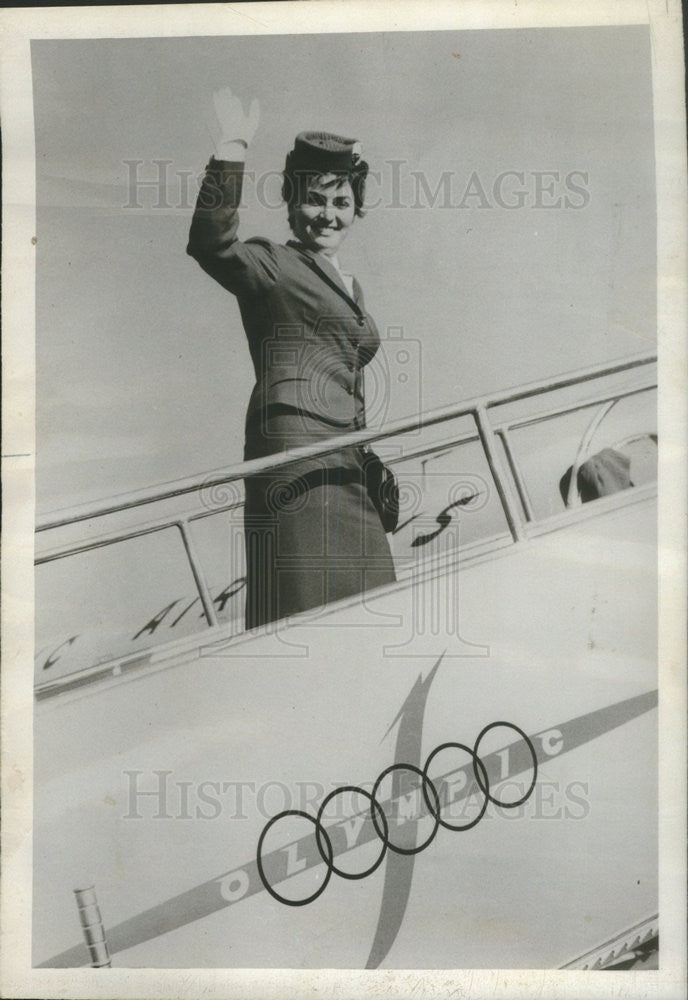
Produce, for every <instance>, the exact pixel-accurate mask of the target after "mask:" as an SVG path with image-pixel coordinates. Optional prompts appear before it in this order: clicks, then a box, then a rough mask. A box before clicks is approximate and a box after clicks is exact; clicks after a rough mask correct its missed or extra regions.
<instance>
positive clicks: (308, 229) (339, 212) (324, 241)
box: [292, 174, 356, 257]
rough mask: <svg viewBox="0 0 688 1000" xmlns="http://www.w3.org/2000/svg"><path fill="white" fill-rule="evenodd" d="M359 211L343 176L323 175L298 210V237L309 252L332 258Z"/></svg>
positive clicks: (294, 224)
mask: <svg viewBox="0 0 688 1000" xmlns="http://www.w3.org/2000/svg"><path fill="white" fill-rule="evenodd" d="M355 211H356V205H355V202H354V194H353V191H352V189H351V184H350V183H349V181H348V179H347V178H346V177H344V176H342V175H341V174H321V175H320V176H318V177H315V178H314V179H313V180H312V181H311V182H310V183H309V185H308V190H307V193H306V198H305V200H304V201H303V202H301V203H300V204H297V205H295V206H294V209H293V221H292V229H293V230H294V235H295V236H296V238H297V240H298V241H299V242H300V243H302V244H303V245H304V246H305V247H307V249H309V250H314V251H315V252H316V253H323V254H326V255H327V256H328V257H330V256H332V255H333V254H335V253H336V252H337V250H338V249H339V247H340V246H341V244H342V242H343V240H344V238H345V236H346V234H347V232H348V230H349V227H350V226H351V224H352V222H353V221H354V217H355Z"/></svg>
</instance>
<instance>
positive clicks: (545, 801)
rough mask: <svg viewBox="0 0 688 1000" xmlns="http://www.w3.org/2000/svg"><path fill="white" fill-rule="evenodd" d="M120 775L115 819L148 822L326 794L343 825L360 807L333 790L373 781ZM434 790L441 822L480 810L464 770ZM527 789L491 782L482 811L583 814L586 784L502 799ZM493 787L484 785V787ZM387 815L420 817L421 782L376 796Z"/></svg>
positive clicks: (315, 801)
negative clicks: (494, 793) (495, 795)
mask: <svg viewBox="0 0 688 1000" xmlns="http://www.w3.org/2000/svg"><path fill="white" fill-rule="evenodd" d="M124 778H125V799H123V801H122V803H121V806H122V814H121V816H122V819H124V820H131V821H136V820H141V821H148V820H156V821H161V822H162V821H172V820H174V821H177V820H179V821H192V820H206V821H211V820H220V821H231V822H238V821H246V820H249V819H250V818H251V817H254V818H255V817H256V816H258V817H260V818H261V819H265V820H269V819H271V818H272V817H273V816H275V815H278V814H280V813H284V812H293V811H297V812H298V811H301V812H305V811H310V812H313V813H314V814H315V813H316V812H317V811H318V809H319V808H320V806H321V804H322V802H323V801H324V800H325V799H326V798H327V797H328V796H332V799H331V804H329V806H328V809H327V814H326V819H327V821H328V822H330V821H331V822H332V823H337V822H349V821H351V820H352V819H354V820H355V818H356V817H362V816H365V813H366V811H367V808H361V806H363V805H364V803H363V802H355V796H354V795H351V796H350V797H349V798H348V799H347V798H346V797H345V796H343V795H337V796H336V797H335V796H334V795H333V793H334V792H337V791H338V790H340V789H342V788H346V789H354V788H355V789H356V790H361V791H362V792H363V793H366V792H367V793H370V792H371V791H372V790H373V788H374V786H375V782H374V781H356V783H355V785H354V784H349V783H347V782H331V783H330V784H329V785H325V784H323V782H322V781H317V780H303V781H293V782H291V783H290V784H287V783H285V782H284V781H279V780H271V781H262V782H261V781H238V780H233V779H226V778H218V777H215V778H207V779H204V780H194V781H190V780H186V779H181V778H178V777H175V774H174V771H173V770H171V769H169V768H159V769H154V770H145V771H144V770H134V769H132V770H127V771H125V772H124ZM433 782H434V785H435V788H436V790H437V794H438V799H439V804H440V810H441V811H440V816H441V818H442V819H443V820H445V821H447V822H450V821H451V822H452V823H455V824H461V823H463V824H465V823H467V822H471V821H472V819H473V818H474V817H475V816H476V815H477V814H478V813H479V812H480V810H481V808H482V806H483V804H484V801H485V796H484V793H483V792H482V791H481V789H480V787H479V785H478V783H477V782H476V780H475V778H474V777H473V776H472V775H470V773H469V769H468V768H457V769H456V770H455V771H453V772H451V773H448V774H446V775H442V776H441V777H440V778H437V777H435V778H434V779H433ZM529 786H530V780H528V779H523V780H520V779H519V780H517V779H515V778H511V779H506V780H504V781H502V782H500V783H499V796H500V799H503V802H505V803H506V806H505V805H501V806H500V805H498V804H496V803H494V802H490V803H489V806H488V814H491V815H493V816H497V815H498V816H500V817H504V816H506V818H508V819H510V820H513V819H538V820H583V819H586V818H587V816H588V815H589V813H590V809H591V800H590V782H589V781H587V780H585V781H584V780H580V779H571V780H568V781H566V782H561V781H552V780H547V779H545V780H539V781H538V782H537V784H536V785H535V787H534V789H533V793H532V796H529V797H528V799H527V800H526V801H523V802H519V803H518V805H516V806H515V807H513V808H510V807H509V802H510V801H515V800H518V799H521V798H523V796H524V795H525V793H526V791H527V789H528V788H529ZM492 788H493V786H492V785H490V789H491V790H492ZM380 800H381V801H382V802H383V805H384V807H385V812H386V814H387V818H388V819H389V820H391V821H392V822H394V823H395V824H396V825H402V824H403V823H405V822H409V821H412V820H413V821H417V820H419V819H423V818H426V817H427V816H428V809H427V806H426V805H425V803H424V797H423V793H422V782H421V781H420V780H417V781H416V782H415V783H414V785H413V787H410V788H407V789H405V790H404V792H403V793H402V794H396V795H388V796H387V797H385V795H384V794H382V795H381V796H380Z"/></svg>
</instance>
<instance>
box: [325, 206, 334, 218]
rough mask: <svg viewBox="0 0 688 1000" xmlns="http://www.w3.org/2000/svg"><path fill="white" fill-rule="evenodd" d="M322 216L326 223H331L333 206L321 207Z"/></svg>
mask: <svg viewBox="0 0 688 1000" xmlns="http://www.w3.org/2000/svg"><path fill="white" fill-rule="evenodd" d="M322 214H323V217H324V218H325V219H327V221H328V222H332V220H333V219H334V205H323V210H322Z"/></svg>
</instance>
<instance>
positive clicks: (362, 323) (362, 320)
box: [357, 316, 365, 326]
mask: <svg viewBox="0 0 688 1000" xmlns="http://www.w3.org/2000/svg"><path fill="white" fill-rule="evenodd" d="M357 322H358V325H359V326H365V316H359V317H358V321H357Z"/></svg>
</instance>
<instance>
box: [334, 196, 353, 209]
mask: <svg viewBox="0 0 688 1000" xmlns="http://www.w3.org/2000/svg"><path fill="white" fill-rule="evenodd" d="M350 205H351V202H350V201H349V199H348V198H336V199H335V206H336V207H337V208H348V207H349V206H350Z"/></svg>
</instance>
